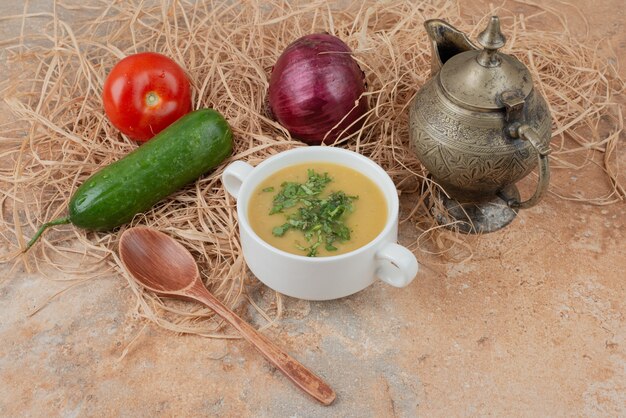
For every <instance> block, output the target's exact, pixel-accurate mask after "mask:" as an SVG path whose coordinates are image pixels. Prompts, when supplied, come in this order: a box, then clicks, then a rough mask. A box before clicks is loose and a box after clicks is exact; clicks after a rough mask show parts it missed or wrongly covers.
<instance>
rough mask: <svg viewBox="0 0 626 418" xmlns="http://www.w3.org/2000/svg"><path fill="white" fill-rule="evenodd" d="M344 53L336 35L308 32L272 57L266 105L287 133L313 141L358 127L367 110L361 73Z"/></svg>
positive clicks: (334, 137) (342, 134) (331, 138)
mask: <svg viewBox="0 0 626 418" xmlns="http://www.w3.org/2000/svg"><path fill="white" fill-rule="evenodd" d="M350 54H351V50H350V48H349V47H348V45H346V44H345V43H344V42H343V41H341V40H340V39H339V38H337V37H335V36H332V35H329V34H313V35H307V36H303V37H302V38H300V39H298V40H296V41H295V42H293V43H292V44H291V45H289V46H288V47H287V48H286V49H285V51H284V52H283V53H282V55H281V56H280V57H279V58H278V61H277V62H276V65H275V66H274V68H273V70H272V75H271V78H270V83H269V92H268V101H269V107H270V110H271V113H272V114H273V116H274V118H275V119H276V120H278V122H279V123H280V124H281V125H283V126H284V127H285V128H286V129H287V130H288V131H289V132H290V133H291V135H292V136H293V137H295V138H298V139H300V140H302V141H303V142H306V143H308V144H310V145H319V144H321V143H322V142H324V143H332V142H334V141H335V140H337V139H338V138H340V137H345V136H348V135H351V134H352V133H354V132H356V131H357V130H358V129H360V128H361V126H362V125H363V121H364V115H365V113H366V112H367V101H366V99H365V97H364V95H363V93H364V92H365V90H366V84H365V74H364V73H363V71H361V68H359V65H358V64H357V63H356V61H355V60H354V59H353V58H352V56H351V55H350Z"/></svg>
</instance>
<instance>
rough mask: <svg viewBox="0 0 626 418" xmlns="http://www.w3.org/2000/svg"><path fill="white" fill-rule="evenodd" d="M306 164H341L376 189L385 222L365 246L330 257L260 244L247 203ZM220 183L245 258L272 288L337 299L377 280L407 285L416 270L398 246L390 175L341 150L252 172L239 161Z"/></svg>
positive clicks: (280, 159)
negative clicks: (274, 179) (271, 179)
mask: <svg viewBox="0 0 626 418" xmlns="http://www.w3.org/2000/svg"><path fill="white" fill-rule="evenodd" d="M306 162H328V163H335V164H341V165H344V166H347V167H350V168H352V169H354V170H357V171H359V172H360V173H362V174H364V175H365V176H367V177H369V178H370V179H371V180H372V181H374V183H375V184H376V185H377V186H378V187H380V189H381V190H382V192H383V194H384V196H385V199H386V201H387V215H388V216H387V223H386V224H385V227H384V228H383V231H382V232H381V233H380V234H378V236H377V237H376V238H374V239H373V240H372V241H370V242H369V243H368V244H366V245H364V246H363V247H360V248H358V249H356V250H354V251H351V252H348V253H344V254H340V255H336V256H329V257H306V256H302V255H295V254H290V253H288V252H285V251H282V250H279V249H277V248H275V247H273V246H271V245H269V244H268V243H266V242H265V241H263V240H262V239H261V238H260V237H259V236H258V235H257V234H256V233H255V232H254V231H253V230H252V228H251V227H250V223H249V221H248V202H249V200H250V196H251V195H252V193H253V192H254V190H255V189H256V188H257V186H258V185H259V184H261V183H262V182H263V180H265V179H266V178H267V177H268V176H269V175H270V174H273V173H275V172H276V171H278V170H281V169H283V168H285V167H288V166H291V165H295V164H302V163H306ZM222 182H223V184H224V187H225V188H226V191H227V192H228V193H229V194H230V195H232V196H233V197H234V198H235V199H237V215H238V218H239V233H240V236H241V246H242V249H243V255H244V258H245V260H246V263H247V264H248V267H249V268H250V270H251V271H252V273H254V275H255V276H256V277H257V278H258V279H259V280H260V281H261V282H263V283H264V284H266V285H267V286H269V287H270V288H272V289H274V290H276V291H278V292H280V293H283V294H285V295H288V296H292V297H296V298H300V299H308V300H328V299H337V298H341V297H344V296H348V295H351V294H353V293H356V292H358V291H360V290H362V289H364V288H366V287H367V286H369V285H370V284H372V283H373V282H374V281H375V280H376V279H377V278H378V279H380V280H382V281H384V282H386V283H389V284H390V285H392V286H396V287H404V286H406V285H408V284H409V283H410V282H411V281H412V280H413V278H414V277H415V275H416V274H417V271H418V267H419V266H418V263H417V259H416V258H415V255H414V254H413V253H412V252H411V251H409V250H408V249H407V248H405V247H403V246H401V245H398V244H397V239H398V210H399V203H398V193H397V190H396V187H395V185H394V184H393V181H392V180H391V178H390V177H389V175H388V174H387V173H386V172H385V171H384V170H383V169H382V168H381V167H380V166H379V165H378V164H376V163H375V162H374V161H372V160H370V159H369V158H367V157H364V156H363V155H361V154H358V153H356V152H353V151H348V150H345V149H342V148H334V147H326V146H312V147H302V148H296V149H292V150H289V151H284V152H281V153H279V154H276V155H274V156H272V157H270V158H268V159H266V160H265V161H263V162H262V163H261V164H259V165H258V166H256V167H253V166H251V165H250V164H248V163H245V162H243V161H235V162H233V163H231V164H230V165H229V166H228V167H226V170H225V171H224V174H223V175H222Z"/></svg>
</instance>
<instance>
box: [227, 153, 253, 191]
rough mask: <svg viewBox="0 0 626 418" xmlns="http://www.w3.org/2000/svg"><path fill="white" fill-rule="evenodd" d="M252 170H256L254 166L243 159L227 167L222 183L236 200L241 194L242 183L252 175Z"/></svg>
mask: <svg viewBox="0 0 626 418" xmlns="http://www.w3.org/2000/svg"><path fill="white" fill-rule="evenodd" d="M252 170H254V167H252V166H251V165H250V164H248V163H244V162H243V161H235V162H233V163H231V164H230V165H229V166H228V167H226V169H225V170H224V173H222V184H223V185H224V188H225V189H226V191H227V192H228V193H229V194H230V195H231V196H232V197H234V198H235V200H236V199H237V197H238V196H239V189H241V184H242V183H243V182H244V180H245V179H246V178H247V177H248V176H249V175H250V173H251V172H252Z"/></svg>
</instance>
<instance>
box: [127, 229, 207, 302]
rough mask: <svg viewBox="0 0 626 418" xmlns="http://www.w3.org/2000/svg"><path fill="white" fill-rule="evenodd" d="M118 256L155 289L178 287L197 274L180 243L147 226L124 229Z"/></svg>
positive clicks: (190, 283)
mask: <svg viewBox="0 0 626 418" xmlns="http://www.w3.org/2000/svg"><path fill="white" fill-rule="evenodd" d="M120 257H121V259H122V263H124V266H126V269H127V270H128V271H129V272H130V273H131V274H132V276H133V277H134V278H135V280H136V281H138V282H139V283H140V284H141V285H143V286H144V287H145V288H146V289H149V290H152V291H153V292H157V293H162V292H165V293H167V292H172V291H181V290H183V289H185V288H186V287H189V286H191V285H192V284H193V283H194V281H195V279H196V277H197V276H199V275H200V272H199V271H198V265H197V264H196V261H195V260H194V259H193V256H192V255H191V253H189V251H187V249H186V248H185V247H183V245H182V244H181V243H179V242H178V241H176V240H174V239H172V238H170V237H169V236H168V235H165V234H163V233H162V232H159V231H156V230H154V229H150V228H142V227H136V228H131V229H128V230H126V231H125V232H124V233H123V234H122V236H121V238H120Z"/></svg>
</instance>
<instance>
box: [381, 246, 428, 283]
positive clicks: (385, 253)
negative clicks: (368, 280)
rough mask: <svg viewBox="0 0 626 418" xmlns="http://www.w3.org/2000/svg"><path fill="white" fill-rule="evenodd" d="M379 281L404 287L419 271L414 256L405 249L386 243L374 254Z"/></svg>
mask: <svg viewBox="0 0 626 418" xmlns="http://www.w3.org/2000/svg"><path fill="white" fill-rule="evenodd" d="M376 260H377V263H378V269H377V270H376V275H377V276H378V278H379V279H380V280H382V281H383V282H385V283H388V284H390V285H392V286H395V287H405V286H407V285H408V284H409V283H411V282H412V281H413V279H414V278H415V275H416V274H417V272H418V270H419V264H418V263H417V259H416V258H415V255H414V254H413V253H412V252H411V251H409V250H408V249H407V248H406V247H403V246H402V245H399V244H395V243H391V242H390V243H387V244H385V245H384V246H383V247H382V248H381V249H380V250H378V251H377V252H376Z"/></svg>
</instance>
